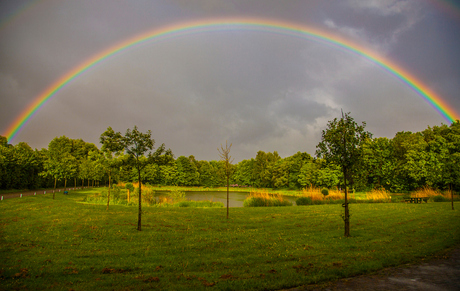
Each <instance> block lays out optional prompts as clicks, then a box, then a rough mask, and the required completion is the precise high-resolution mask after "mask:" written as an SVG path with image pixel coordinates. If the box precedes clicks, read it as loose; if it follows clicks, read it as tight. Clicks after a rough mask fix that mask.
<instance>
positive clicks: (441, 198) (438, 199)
mask: <svg viewBox="0 0 460 291" xmlns="http://www.w3.org/2000/svg"><path fill="white" fill-rule="evenodd" d="M431 199H432V200H433V202H448V201H449V199H447V198H446V197H444V196H442V195H437V196H433V197H432V198H431Z"/></svg>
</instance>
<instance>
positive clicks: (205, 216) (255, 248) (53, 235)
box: [0, 189, 460, 290]
mask: <svg viewBox="0 0 460 291" xmlns="http://www.w3.org/2000/svg"><path fill="white" fill-rule="evenodd" d="M95 191H98V190H97V189H96V190H81V191H75V192H74V191H72V192H71V193H70V195H63V194H57V195H56V199H55V200H53V199H52V195H51V194H46V195H39V196H34V197H25V198H16V199H7V200H4V201H1V203H0V268H1V269H0V289H1V290H11V289H35V290H37V289H38V290H42V289H53V290H94V289H98V290H142V289H144V290H145V289H153V288H155V289H159V290H191V289H192V290H204V289H209V288H211V289H215V290H264V289H267V290H276V289H281V288H289V287H295V286H299V285H305V284H312V283H319V282H324V281H328V280H335V279H338V278H342V277H349V276H354V275H358V274H366V273H369V272H373V271H376V270H379V269H382V268H384V267H389V266H395V265H399V264H403V263H407V262H414V261H420V260H424V259H427V258H428V257H429V256H431V255H434V254H436V253H438V252H440V251H442V250H444V249H446V248H448V247H452V246H456V245H458V244H459V243H460V227H459V226H460V212H459V210H457V209H458V208H459V207H460V203H459V202H455V208H456V210H451V205H450V203H445V202H440V203H424V204H406V203H372V204H351V206H350V211H351V214H352V216H351V237H350V238H345V237H344V236H343V234H344V233H343V221H342V218H341V214H342V212H343V208H342V206H341V205H338V204H329V205H312V206H288V207H249V208H247V207H242V208H232V209H230V219H229V220H227V219H226V218H225V217H226V210H225V209H223V208H188V207H186V208H179V207H165V208H162V207H147V206H145V207H144V208H143V219H142V221H143V227H142V231H140V232H139V231H137V230H136V226H137V207H129V206H125V205H110V208H109V210H106V206H105V205H101V204H89V203H83V200H84V198H85V197H86V196H87V195H90V194H94V192H95Z"/></svg>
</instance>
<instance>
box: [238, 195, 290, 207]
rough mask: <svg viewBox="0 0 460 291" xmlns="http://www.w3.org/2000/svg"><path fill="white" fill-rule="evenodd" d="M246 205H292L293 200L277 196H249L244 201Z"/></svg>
mask: <svg viewBox="0 0 460 291" xmlns="http://www.w3.org/2000/svg"><path fill="white" fill-rule="evenodd" d="M243 206H244V207H263V206H267V207H271V206H292V202H290V201H287V200H279V199H276V198H268V199H266V198H263V197H249V198H247V199H246V200H244V202H243Z"/></svg>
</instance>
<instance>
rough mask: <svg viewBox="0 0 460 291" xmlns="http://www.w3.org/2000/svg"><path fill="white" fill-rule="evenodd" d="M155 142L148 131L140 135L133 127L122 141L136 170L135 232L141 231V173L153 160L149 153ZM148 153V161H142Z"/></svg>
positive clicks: (127, 131)
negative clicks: (137, 196) (136, 217)
mask: <svg viewBox="0 0 460 291" xmlns="http://www.w3.org/2000/svg"><path fill="white" fill-rule="evenodd" d="M154 144H155V140H153V139H152V132H151V131H150V130H148V131H147V133H142V132H140V131H139V130H138V129H137V126H134V128H133V130H130V129H128V130H126V134H125V137H124V139H123V145H124V148H125V150H126V153H127V154H128V155H129V157H130V162H131V163H132V164H133V165H134V167H135V168H136V170H137V175H138V182H139V214H138V220H137V230H138V231H141V225H142V223H141V220H142V180H141V171H142V169H143V168H144V167H145V166H146V165H147V162H148V160H151V159H153V156H152V154H151V153H150V151H151V150H153V146H154ZM146 153H148V158H149V159H143V157H145V154H146Z"/></svg>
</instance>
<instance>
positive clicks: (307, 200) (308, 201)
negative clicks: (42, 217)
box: [295, 197, 312, 205]
mask: <svg viewBox="0 0 460 291" xmlns="http://www.w3.org/2000/svg"><path fill="white" fill-rule="evenodd" d="M295 204H297V205H311V204H312V201H311V198H310V197H299V198H297V200H296V201H295Z"/></svg>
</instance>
